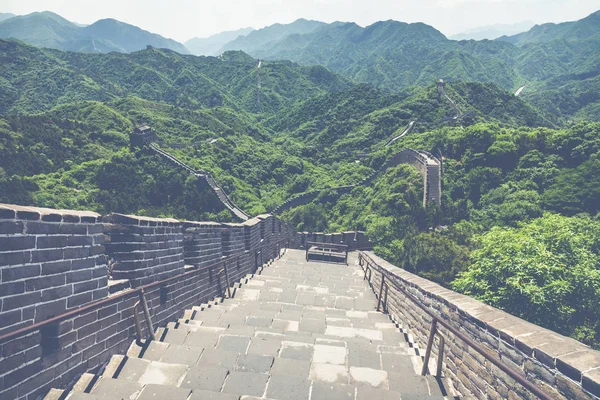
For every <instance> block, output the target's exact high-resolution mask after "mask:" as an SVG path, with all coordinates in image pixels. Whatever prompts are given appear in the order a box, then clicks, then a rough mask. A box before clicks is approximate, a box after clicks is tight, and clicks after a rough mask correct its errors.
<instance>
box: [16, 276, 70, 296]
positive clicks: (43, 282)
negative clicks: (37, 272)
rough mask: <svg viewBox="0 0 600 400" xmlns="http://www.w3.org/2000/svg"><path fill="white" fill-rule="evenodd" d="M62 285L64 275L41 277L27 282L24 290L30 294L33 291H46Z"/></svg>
mask: <svg viewBox="0 0 600 400" xmlns="http://www.w3.org/2000/svg"><path fill="white" fill-rule="evenodd" d="M64 284H65V275H64V274H57V275H50V276H43V277H40V278H32V279H29V280H27V281H26V283H25V290H26V291H28V292H32V291H35V290H41V289H47V288H50V287H55V286H63V285H64Z"/></svg>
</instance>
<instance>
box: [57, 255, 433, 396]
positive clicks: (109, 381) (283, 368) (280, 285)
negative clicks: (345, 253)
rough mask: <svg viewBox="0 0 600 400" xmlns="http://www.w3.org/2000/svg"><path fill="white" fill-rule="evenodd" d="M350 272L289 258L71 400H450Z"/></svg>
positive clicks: (84, 382) (115, 363)
mask: <svg viewBox="0 0 600 400" xmlns="http://www.w3.org/2000/svg"><path fill="white" fill-rule="evenodd" d="M349 264H350V265H349V266H346V265H340V264H330V263H322V262H315V261H311V262H306V261H305V260H304V252H303V251H298V250H288V252H287V254H286V255H285V256H284V257H283V258H282V259H281V260H277V261H276V262H275V263H274V264H273V265H271V266H269V267H267V268H265V269H264V270H263V271H262V274H261V275H255V276H254V277H253V278H252V279H250V280H248V281H247V283H244V284H243V285H241V287H238V288H237V289H236V293H235V296H234V299H226V300H225V301H223V302H222V303H217V304H216V305H215V304H210V305H202V306H198V307H194V308H193V309H192V310H187V311H186V313H185V315H184V319H181V320H179V322H177V323H171V324H169V325H168V326H167V328H160V329H158V331H157V340H156V341H153V342H151V343H150V344H149V346H148V347H147V348H139V347H137V346H136V345H135V344H134V345H132V347H131V349H130V350H129V353H128V356H127V357H126V356H115V357H113V358H112V360H111V363H110V364H109V365H108V366H107V368H106V370H105V371H104V373H103V376H102V377H100V379H98V380H97V381H95V382H94V380H93V379H92V376H91V375H84V376H83V377H82V379H81V380H80V382H79V384H78V385H77V386H76V387H75V389H74V392H73V393H72V394H71V395H70V396H69V397H68V399H70V400H85V399H88V400H101V399H104V400H108V399H110V400H113V399H128V400H134V399H135V400H150V399H153V400H156V399H168V400H190V399H191V400H200V399H219V400H234V399H240V398H241V399H247V400H251V399H255V398H263V399H265V398H266V399H280V400H288V399H289V400H296V399H297V400H301V399H311V400H321V399H328V400H336V399H356V400H376V399H384V400H387V399H395V400H399V399H402V400H411V399H432V400H433V399H443V397H442V391H441V390H440V387H439V386H438V383H437V381H436V380H435V379H433V378H432V377H427V378H425V377H422V376H420V375H419V372H418V371H420V368H421V359H420V358H419V357H417V356H415V351H414V349H412V348H411V347H410V346H409V344H408V343H407V341H406V337H405V335H404V334H403V333H401V332H400V331H399V330H398V329H397V328H396V326H395V325H394V324H393V323H391V321H390V320H389V319H388V318H387V316H386V315H384V314H382V313H379V312H377V311H374V310H375V309H376V306H377V302H376V299H375V296H374V294H373V292H372V290H371V289H370V288H369V286H368V284H367V283H366V281H364V280H363V273H362V270H361V269H360V267H359V266H358V264H357V259H356V254H350V257H349ZM84 389H85V391H86V392H88V393H85V392H84Z"/></svg>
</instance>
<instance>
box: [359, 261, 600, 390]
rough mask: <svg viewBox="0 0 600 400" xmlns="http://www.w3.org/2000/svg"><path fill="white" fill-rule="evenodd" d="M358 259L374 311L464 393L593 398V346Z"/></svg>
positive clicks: (598, 361) (598, 374) (596, 374)
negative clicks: (408, 336) (372, 297)
mask: <svg viewBox="0 0 600 400" xmlns="http://www.w3.org/2000/svg"><path fill="white" fill-rule="evenodd" d="M359 264H360V265H361V267H362V268H363V269H364V276H365V279H367V280H368V281H369V283H370V285H371V286H372V288H373V291H374V292H375V293H376V294H377V295H378V301H379V303H378V309H381V310H382V311H384V312H387V313H389V314H390V317H391V318H392V319H393V320H394V321H396V322H397V323H399V324H401V327H402V329H403V330H404V331H405V332H407V333H410V334H412V337H413V339H414V341H415V342H416V345H417V346H419V347H421V348H425V357H424V358H425V360H424V367H423V371H422V372H423V373H424V374H425V373H427V372H428V371H436V373H437V374H438V376H440V374H443V376H444V377H446V378H449V379H450V380H451V381H452V382H453V384H454V387H455V388H456V389H457V390H458V391H459V392H460V393H461V394H462V395H463V396H465V397H467V398H477V399H507V398H508V399H534V398H540V399H544V400H547V399H548V400H549V399H581V400H597V399H600V352H599V351H595V350H593V349H591V348H590V347H588V346H586V345H584V344H582V343H580V342H578V341H576V340H574V339H571V338H568V337H564V336H561V335H559V334H557V333H555V332H552V331H550V330H547V329H544V328H542V327H539V326H537V325H534V324H532V323H529V322H527V321H524V320H522V319H520V318H517V317H514V316H512V315H510V314H508V313H506V312H504V311H501V310H499V309H496V308H494V307H491V306H488V305H486V304H483V303H481V302H479V301H477V300H475V299H473V298H471V297H468V296H464V295H461V294H459V293H456V292H453V291H451V290H449V289H446V288H444V287H442V286H440V285H438V284H436V283H433V282H431V281H428V280H427V279H424V278H421V277H419V276H416V275H414V274H411V273H410V272H407V271H405V270H402V269H400V268H397V267H395V266H393V265H391V264H390V263H388V262H386V261H385V260H383V259H381V258H379V257H377V256H375V255H374V254H373V253H372V252H360V253H359ZM436 339H438V340H437V341H436ZM433 355H436V357H435V358H436V359H437V363H435V364H434V363H433V358H434V357H432V356H433ZM430 360H431V361H432V362H431V363H429V361H430Z"/></svg>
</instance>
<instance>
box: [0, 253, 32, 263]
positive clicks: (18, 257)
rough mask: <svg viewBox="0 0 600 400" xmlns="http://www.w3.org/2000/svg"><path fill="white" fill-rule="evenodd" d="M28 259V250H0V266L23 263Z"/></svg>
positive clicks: (29, 257) (29, 255)
mask: <svg viewBox="0 0 600 400" xmlns="http://www.w3.org/2000/svg"><path fill="white" fill-rule="evenodd" d="M30 259H31V252H30V251H16V252H0V266H4V265H11V266H13V265H19V264H25V263H27V262H29V260H30Z"/></svg>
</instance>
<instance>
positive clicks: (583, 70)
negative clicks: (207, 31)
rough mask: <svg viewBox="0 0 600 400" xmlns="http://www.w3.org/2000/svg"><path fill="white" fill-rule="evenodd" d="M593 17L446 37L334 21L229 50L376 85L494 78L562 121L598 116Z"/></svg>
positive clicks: (411, 28)
mask: <svg viewBox="0 0 600 400" xmlns="http://www.w3.org/2000/svg"><path fill="white" fill-rule="evenodd" d="M599 15H600V14H598V13H594V14H592V15H590V16H588V17H587V18H584V19H582V20H580V21H575V22H569V23H563V24H557V25H554V24H546V25H541V26H535V27H534V28H532V29H531V30H530V31H528V32H525V33H522V34H519V35H516V36H512V37H508V38H507V37H503V38H500V39H499V40H496V41H489V40H483V41H475V40H463V41H454V40H448V39H447V38H446V37H445V36H444V35H443V34H442V33H441V32H439V31H438V30H436V29H435V28H434V27H431V26H429V25H425V24H423V23H413V24H407V23H403V22H398V21H391V20H390V21H380V22H376V23H374V24H372V25H370V26H367V27H364V28H363V27H361V26H358V25H357V24H355V23H333V24H329V25H324V26H321V27H319V29H315V30H314V31H312V32H309V33H303V34H300V33H298V34H287V35H280V36H279V37H278V38H276V39H273V38H272V39H271V40H270V41H268V42H266V43H263V42H258V41H252V40H251V36H252V34H251V35H248V37H246V38H244V40H245V42H243V43H242V42H240V43H239V44H238V46H237V47H236V48H237V49H240V50H243V51H246V52H247V53H249V54H250V55H252V56H253V57H258V58H264V59H271V60H282V59H286V60H291V61H294V62H298V63H300V64H302V65H323V66H326V67H328V68H330V69H331V70H332V71H335V72H338V73H340V74H341V75H343V76H346V77H348V78H351V79H354V80H356V81H358V82H364V83H368V84H370V85H373V86H376V87H378V88H383V89H392V90H403V89H406V88H409V87H412V86H424V85H428V84H430V82H432V81H435V80H437V79H439V78H444V79H446V80H450V81H455V82H456V81H476V82H490V83H495V84H496V85H498V86H499V87H501V88H503V89H505V90H507V91H509V92H512V93H514V92H515V91H516V90H517V89H518V88H520V87H522V86H525V87H526V88H525V90H524V91H523V94H522V96H523V97H525V98H527V99H528V100H529V101H530V102H531V104H533V105H535V106H537V107H539V108H541V109H543V110H545V111H547V112H549V113H554V114H556V113H559V114H560V118H562V119H563V120H565V121H566V120H572V119H574V120H588V119H592V120H596V121H597V120H600V114H599V113H598V110H599V107H600V106H599V103H598V102H599V98H598V83H597V82H598V76H599V74H600V69H599V68H598V65H599V63H600V53H599V52H598V49H599V48H600V36H598V32H599V29H600V28H599V27H600V24H598V19H599V18H600V17H599ZM257 32H258V31H257ZM257 32H253V34H255V33H257ZM566 93H568V95H566V96H565V94H566Z"/></svg>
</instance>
